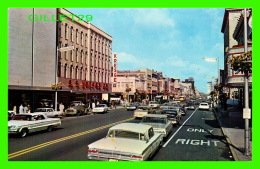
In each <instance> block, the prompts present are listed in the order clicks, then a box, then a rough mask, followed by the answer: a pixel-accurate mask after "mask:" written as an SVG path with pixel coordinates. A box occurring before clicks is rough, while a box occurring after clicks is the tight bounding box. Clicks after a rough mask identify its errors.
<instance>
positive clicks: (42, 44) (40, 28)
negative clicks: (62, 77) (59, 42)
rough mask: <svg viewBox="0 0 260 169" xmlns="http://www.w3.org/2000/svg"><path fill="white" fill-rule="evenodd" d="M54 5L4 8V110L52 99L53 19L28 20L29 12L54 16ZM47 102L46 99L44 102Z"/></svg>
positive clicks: (54, 45) (53, 69)
mask: <svg viewBox="0 0 260 169" xmlns="http://www.w3.org/2000/svg"><path fill="white" fill-rule="evenodd" d="M56 12H57V9H55V8H44V9H43V8H9V10H8V109H9V110H10V109H11V110H13V108H14V106H16V111H18V107H19V106H20V104H23V106H25V105H27V106H28V105H30V107H31V108H32V109H34V108H36V107H37V106H38V105H39V102H40V101H41V100H42V99H45V100H53V99H54V93H53V91H52V89H51V88H50V84H51V83H54V82H55V58H56V37H57V31H56V28H57V22H43V21H30V20H29V19H28V16H29V15H32V14H34V15H38V16H39V15H46V14H48V16H51V15H55V16H56ZM46 104H48V102H46Z"/></svg>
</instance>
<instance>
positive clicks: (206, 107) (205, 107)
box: [199, 102, 209, 110]
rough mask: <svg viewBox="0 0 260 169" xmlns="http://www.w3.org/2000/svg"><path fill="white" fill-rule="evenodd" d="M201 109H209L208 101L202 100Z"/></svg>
mask: <svg viewBox="0 0 260 169" xmlns="http://www.w3.org/2000/svg"><path fill="white" fill-rule="evenodd" d="M199 109H205V110H209V104H208V103H206V102H202V103H200V105H199Z"/></svg>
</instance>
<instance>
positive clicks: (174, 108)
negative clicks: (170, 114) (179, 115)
mask: <svg viewBox="0 0 260 169" xmlns="http://www.w3.org/2000/svg"><path fill="white" fill-rule="evenodd" d="M168 109H171V110H179V109H180V108H179V107H168Z"/></svg>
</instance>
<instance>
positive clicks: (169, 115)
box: [162, 109, 181, 125]
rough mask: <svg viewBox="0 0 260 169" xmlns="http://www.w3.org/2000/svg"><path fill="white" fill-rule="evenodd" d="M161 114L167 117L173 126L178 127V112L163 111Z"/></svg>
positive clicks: (179, 116)
mask: <svg viewBox="0 0 260 169" xmlns="http://www.w3.org/2000/svg"><path fill="white" fill-rule="evenodd" d="M162 114H165V115H167V118H168V119H169V120H170V121H171V122H172V124H173V125H179V124H180V122H181V115H180V114H179V113H178V110H174V109H169V110H163V111H162Z"/></svg>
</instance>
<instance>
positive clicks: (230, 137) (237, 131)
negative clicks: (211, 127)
mask: <svg viewBox="0 0 260 169" xmlns="http://www.w3.org/2000/svg"><path fill="white" fill-rule="evenodd" d="M214 113H215V114H216V117H217V119H218V121H219V124H220V126H221V129H222V131H223V134H224V135H225V137H226V139H227V142H228V144H229V148H230V150H231V152H232V155H233V157H234V160H235V161H252V140H251V139H250V141H249V145H250V154H251V155H250V156H246V155H244V131H245V122H244V119H243V113H242V110H235V109H233V110H232V109H231V110H230V111H229V114H228V116H227V117H225V116H222V113H221V110H220V111H214ZM250 128H251V127H250ZM249 133H250V132H249ZM250 135H251V133H250ZM250 138H252V137H251V136H250Z"/></svg>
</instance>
